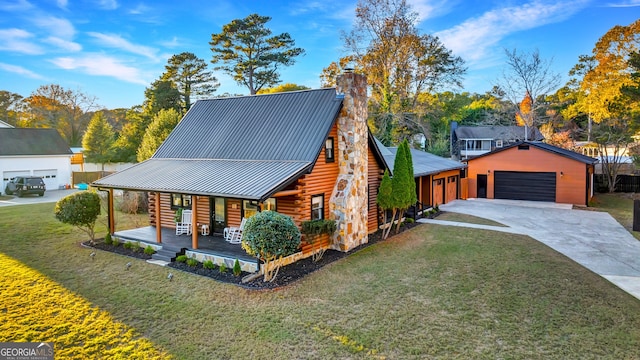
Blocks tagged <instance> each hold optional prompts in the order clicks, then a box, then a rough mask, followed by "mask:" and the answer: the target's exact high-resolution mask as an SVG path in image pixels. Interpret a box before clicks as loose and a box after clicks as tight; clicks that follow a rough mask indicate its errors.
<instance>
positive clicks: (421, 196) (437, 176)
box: [376, 139, 467, 207]
mask: <svg viewBox="0 0 640 360" xmlns="http://www.w3.org/2000/svg"><path fill="white" fill-rule="evenodd" d="M376 141H378V140H377V139H376ZM377 144H378V148H379V149H381V153H382V156H383V157H384V159H385V162H386V163H387V165H388V166H389V173H390V174H391V173H392V169H393V164H394V162H395V157H396V151H397V148H395V147H388V148H387V147H384V146H383V145H382V143H381V142H379V141H378V142H377ZM411 158H412V159H413V173H414V178H415V180H416V192H417V197H418V202H419V203H420V204H422V205H424V207H432V206H436V205H442V204H446V203H448V202H450V201H452V200H455V199H459V198H460V197H461V192H462V188H461V186H460V184H461V182H460V178H461V173H463V172H464V171H463V169H464V168H466V167H467V166H466V164H462V163H460V162H458V161H454V160H450V159H445V158H443V157H440V156H437V155H434V154H430V153H428V152H425V151H422V150H418V149H411Z"/></svg>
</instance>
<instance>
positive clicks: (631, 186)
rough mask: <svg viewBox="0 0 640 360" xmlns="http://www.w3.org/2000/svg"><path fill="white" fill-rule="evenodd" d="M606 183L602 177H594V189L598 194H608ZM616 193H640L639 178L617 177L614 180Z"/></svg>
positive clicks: (598, 175) (599, 175)
mask: <svg viewBox="0 0 640 360" xmlns="http://www.w3.org/2000/svg"><path fill="white" fill-rule="evenodd" d="M607 184H608V182H607V179H606V177H605V176H604V175H602V174H596V175H595V189H596V191H598V192H608V191H609V188H608V186H607ZM615 191H616V192H640V176H637V175H618V179H617V180H616V190H615Z"/></svg>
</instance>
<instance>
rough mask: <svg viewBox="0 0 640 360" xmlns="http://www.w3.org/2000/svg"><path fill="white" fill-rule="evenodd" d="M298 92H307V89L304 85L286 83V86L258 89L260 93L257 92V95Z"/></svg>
mask: <svg viewBox="0 0 640 360" xmlns="http://www.w3.org/2000/svg"><path fill="white" fill-rule="evenodd" d="M299 90H309V87H307V86H304V85H298V84H292V83H286V84H281V85H278V86H275V87H271V88H262V89H260V91H258V92H257V94H275V93H281V92H287V91H299Z"/></svg>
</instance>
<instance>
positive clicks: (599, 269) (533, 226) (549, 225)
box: [420, 199, 640, 299]
mask: <svg viewBox="0 0 640 360" xmlns="http://www.w3.org/2000/svg"><path fill="white" fill-rule="evenodd" d="M440 209H442V210H445V211H451V212H457V213H463V214H469V215H474V216H478V217H483V218H486V219H490V220H494V221H497V222H499V223H502V224H504V225H506V226H508V227H509V228H507V229H505V228H500V227H495V230H499V231H508V232H513V233H519V234H525V235H529V236H531V237H532V238H534V239H536V240H538V241H540V242H541V243H543V244H545V245H547V246H549V247H551V248H552V249H554V250H556V251H558V252H560V253H561V254H563V255H565V256H567V257H568V258H570V259H572V260H573V261H575V262H577V263H578V264H580V265H582V266H584V267H585V268H587V269H589V270H591V271H593V272H595V273H596V274H598V275H600V276H602V277H604V278H605V279H607V280H609V281H610V282H612V283H613V284H615V285H616V286H618V287H620V288H621V289H623V290H625V291H626V292H628V293H629V294H631V295H633V296H635V297H636V298H638V299H640V241H638V240H636V239H635V238H634V237H633V236H632V235H631V234H630V233H629V232H628V231H627V230H626V229H625V228H624V227H622V225H620V224H619V223H618V222H617V221H616V220H615V219H613V218H612V217H611V215H609V214H608V213H605V212H597V211H588V210H572V209H571V206H570V205H565V204H555V203H541V202H530V201H511V200H485V199H470V200H455V201H453V202H451V203H448V204H445V205H441V206H440ZM420 221H421V222H425V223H440V224H443V225H447V223H448V222H440V221H438V220H437V219H436V220H429V219H421V220H420ZM456 225H458V226H469V227H477V228H485V229H492V228H494V227H491V226H474V225H473V224H464V225H463V224H461V223H458V224H456Z"/></svg>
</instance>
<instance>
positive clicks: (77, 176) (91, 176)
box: [71, 171, 113, 185]
mask: <svg viewBox="0 0 640 360" xmlns="http://www.w3.org/2000/svg"><path fill="white" fill-rule="evenodd" d="M110 174H113V172H109V171H88V172H77V171H74V172H73V173H72V174H71V178H72V181H73V185H77V184H82V183H85V184H91V183H92V182H94V181H96V180H98V179H100V178H103V177H105V176H107V175H110Z"/></svg>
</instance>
